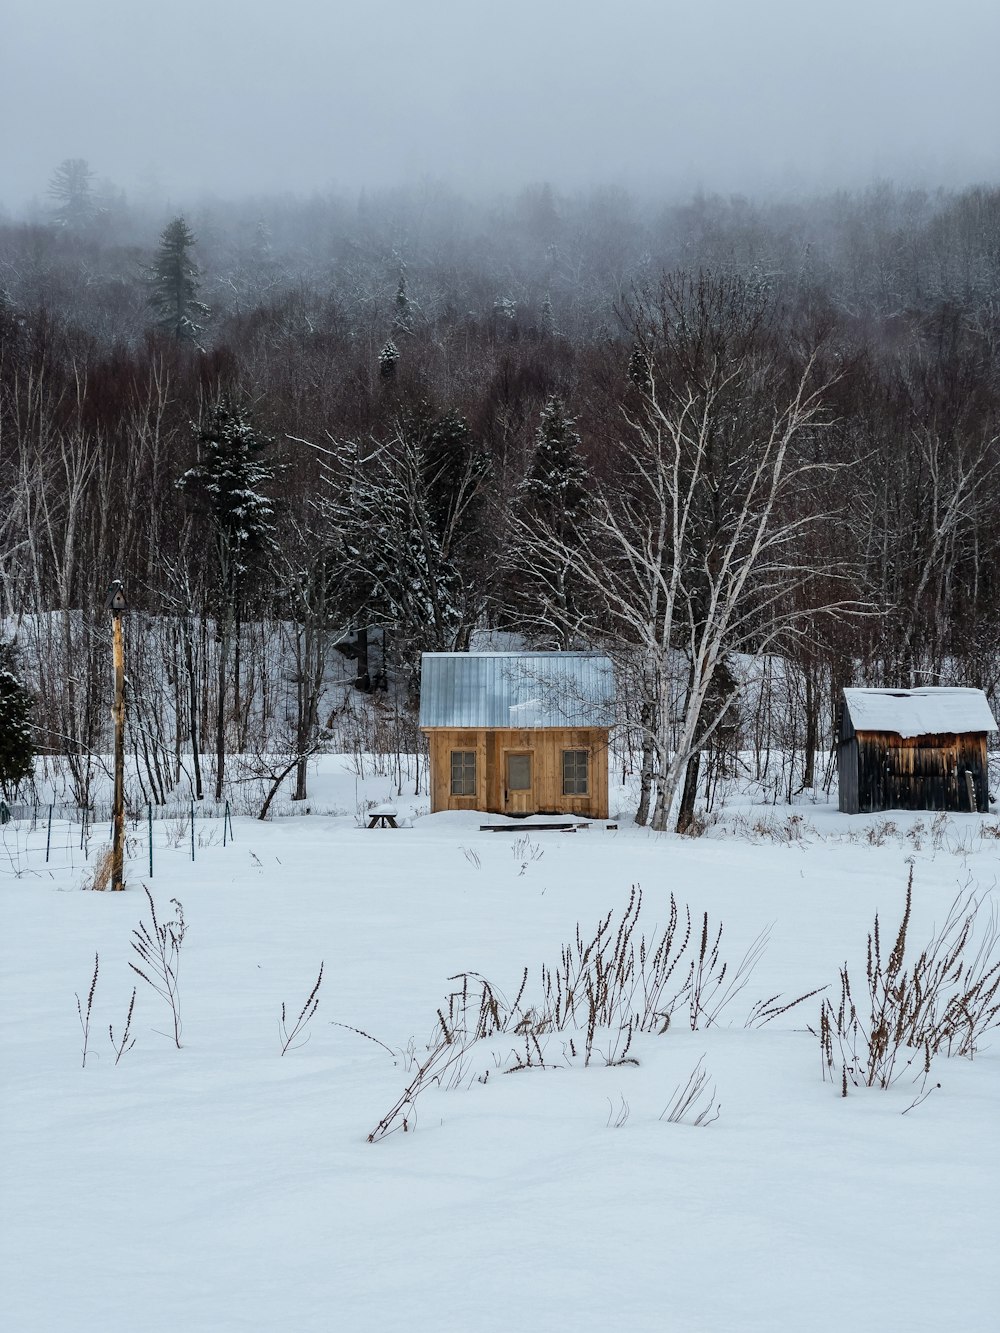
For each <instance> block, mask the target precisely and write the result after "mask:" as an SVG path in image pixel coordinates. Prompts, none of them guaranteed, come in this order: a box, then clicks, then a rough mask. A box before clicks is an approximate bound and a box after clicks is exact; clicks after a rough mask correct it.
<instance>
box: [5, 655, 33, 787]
mask: <svg viewBox="0 0 1000 1333" xmlns="http://www.w3.org/2000/svg"><path fill="white" fill-rule="evenodd" d="M31 709H32V698H31V695H30V694H29V693H28V691H27V690H26V689H25V687H24V686H23V685H22V684H21V682H20V681H19V680H18V678H17V676H16V675H15V674H14V655H13V652H12V650H11V648H10V646H9V645H8V644H4V643H0V791H3V793H4V795H6V796H10V795H11V794H12V793H13V792H14V791H15V790H16V789H17V786H18V783H20V782H22V781H23V780H24V779H25V778H28V777H30V776H31V774H32V773H33V772H34V766H35V746H34V742H33V740H32V732H31V721H30V719H31Z"/></svg>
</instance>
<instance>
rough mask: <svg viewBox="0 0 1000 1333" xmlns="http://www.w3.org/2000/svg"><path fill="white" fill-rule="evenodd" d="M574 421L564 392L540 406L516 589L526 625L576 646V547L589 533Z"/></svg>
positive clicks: (561, 644) (524, 494)
mask: <svg viewBox="0 0 1000 1333" xmlns="http://www.w3.org/2000/svg"><path fill="white" fill-rule="evenodd" d="M580 445H581V441H580V436H579V435H578V433H577V430H576V423H575V422H574V420H573V419H572V417H570V416H568V415H567V413H566V406H565V404H564V402H563V400H562V399H561V398H558V397H555V396H553V397H552V398H550V399H549V401H548V402H547V403H546V404H545V407H544V408H543V410H542V416H541V421H540V422H539V426H538V430H537V432H536V434H535V457H534V460H533V462H532V465H531V471H530V472H529V473H528V476H527V478H526V479H525V480H524V482H523V483H522V485H521V499H522V523H521V531H522V534H523V538H522V542H521V544H520V549H519V551H518V557H517V562H516V563H517V564H518V565H519V566H520V571H521V574H522V578H521V581H520V587H519V589H518V591H517V592H515V593H514V597H515V599H516V600H520V602H521V605H522V615H523V617H524V619H525V621H526V623H527V625H528V627H529V628H530V629H531V630H532V631H533V632H535V633H537V634H539V636H540V637H542V638H543V639H551V638H554V639H555V643H556V647H558V648H569V647H571V646H572V644H573V642H574V640H575V638H576V634H577V630H578V627H579V624H580V621H581V618H582V614H583V607H582V605H581V599H580V589H579V586H578V579H577V578H576V576H575V575H574V572H573V566H574V557H575V553H576V552H577V551H579V550H580V548H581V547H583V546H584V545H585V544H586V541H587V538H588V519H589V506H588V494H589V484H588V481H589V479H588V472H587V468H586V466H585V465H584V462H583V459H582V458H581V456H580Z"/></svg>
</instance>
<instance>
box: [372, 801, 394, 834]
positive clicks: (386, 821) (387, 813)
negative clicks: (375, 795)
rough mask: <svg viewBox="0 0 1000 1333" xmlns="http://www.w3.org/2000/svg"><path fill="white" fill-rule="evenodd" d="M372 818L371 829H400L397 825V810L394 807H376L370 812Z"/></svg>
mask: <svg viewBox="0 0 1000 1333" xmlns="http://www.w3.org/2000/svg"><path fill="white" fill-rule="evenodd" d="M368 813H369V815H370V816H371V818H370V819H369V820H368V827H369V828H398V827H399V825H398V824H397V823H396V808H395V806H392V805H376V806H375V807H374V809H372V810H369V812H368Z"/></svg>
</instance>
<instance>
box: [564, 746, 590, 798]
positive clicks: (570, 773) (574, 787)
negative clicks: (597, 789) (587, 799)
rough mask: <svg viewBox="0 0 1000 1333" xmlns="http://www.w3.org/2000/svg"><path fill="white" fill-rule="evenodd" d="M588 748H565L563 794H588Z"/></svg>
mask: <svg viewBox="0 0 1000 1333" xmlns="http://www.w3.org/2000/svg"><path fill="white" fill-rule="evenodd" d="M589 761H590V754H589V753H588V751H587V750H563V795H564V796H586V795H587V793H588V790H589V785H588V777H589Z"/></svg>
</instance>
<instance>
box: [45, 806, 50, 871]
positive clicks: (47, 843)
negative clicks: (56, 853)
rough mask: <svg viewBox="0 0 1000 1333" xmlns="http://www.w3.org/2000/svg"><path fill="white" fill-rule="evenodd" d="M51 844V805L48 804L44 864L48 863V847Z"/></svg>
mask: <svg viewBox="0 0 1000 1333" xmlns="http://www.w3.org/2000/svg"><path fill="white" fill-rule="evenodd" d="M51 845H52V806H51V805H50V806H49V831H48V833H47V834H46V835H45V864H46V865H48V863H49V848H50V847H51Z"/></svg>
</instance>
